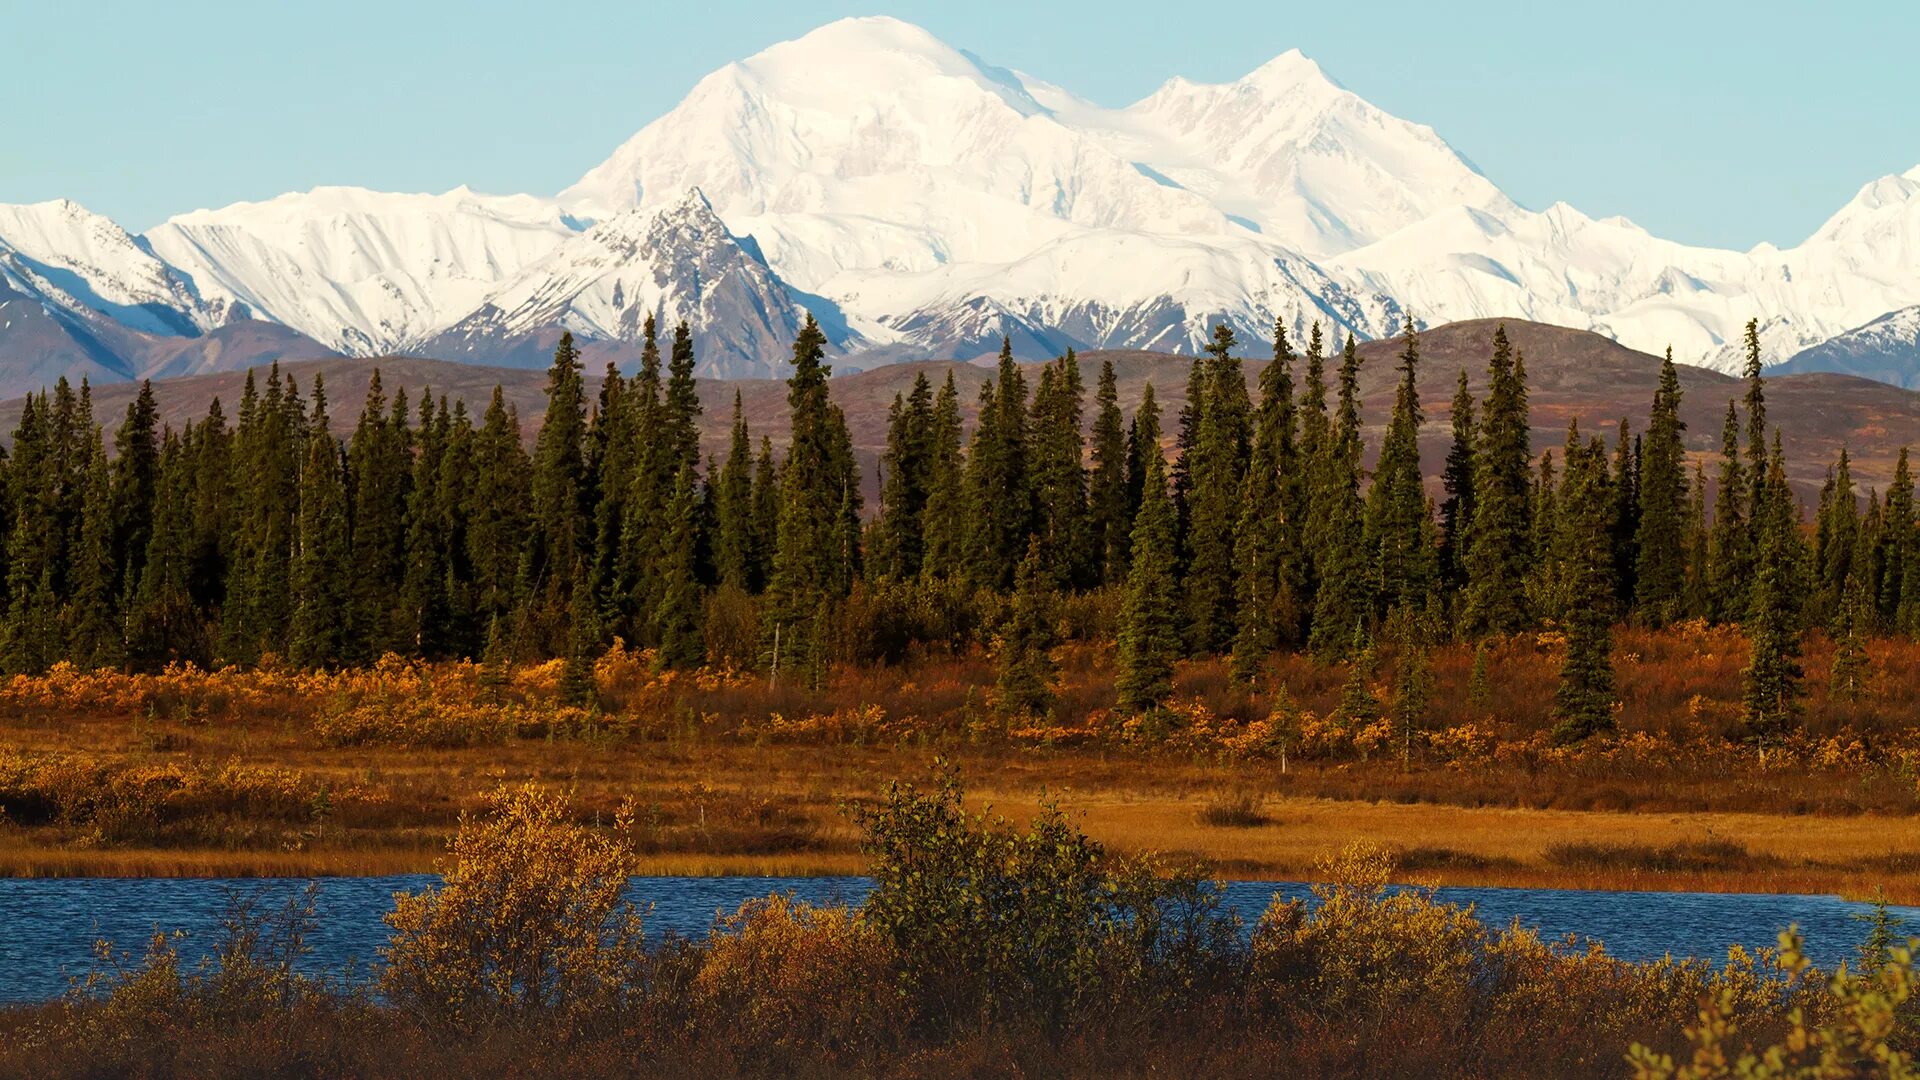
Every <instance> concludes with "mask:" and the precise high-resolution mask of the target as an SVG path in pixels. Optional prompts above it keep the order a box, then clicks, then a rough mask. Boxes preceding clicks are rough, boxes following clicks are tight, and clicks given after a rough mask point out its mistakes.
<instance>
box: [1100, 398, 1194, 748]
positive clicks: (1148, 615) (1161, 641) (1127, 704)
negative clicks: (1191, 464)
mask: <svg viewBox="0 0 1920 1080" xmlns="http://www.w3.org/2000/svg"><path fill="white" fill-rule="evenodd" d="M1148 389H1149V391H1151V389H1152V387H1151V386H1149V387H1148ZM1152 408H1153V396H1152V394H1151V393H1148V394H1147V395H1146V396H1145V397H1144V398H1143V399H1142V403H1141V415H1140V416H1138V417H1136V419H1135V424H1134V429H1135V431H1136V432H1139V431H1141V430H1142V428H1143V427H1147V426H1149V425H1147V424H1143V423H1142V422H1141V421H1142V420H1150V421H1153V423H1152V424H1151V426H1152V427H1155V428H1157V427H1158V424H1157V417H1155V416H1154V414H1153V413H1152V412H1151V411H1150V410H1151V409H1152ZM1140 449H1141V454H1142V465H1141V494H1140V512H1139V514H1138V515H1137V516H1136V517H1135V519H1134V525H1133V538H1132V551H1133V556H1132V562H1131V565H1130V566H1129V567H1128V571H1127V593H1126V598H1125V602H1124V604H1123V605H1122V608H1121V612H1120V630H1119V634H1118V639H1117V642H1116V653H1115V670H1114V689H1115V690H1117V691H1118V693H1119V701H1120V707H1121V708H1122V709H1124V710H1126V711H1128V712H1133V713H1141V712H1146V711H1149V710H1152V709H1156V708H1158V707H1159V706H1160V705H1161V704H1162V703H1163V702H1165V701H1166V699H1167V698H1168V697H1169V696H1170V695H1172V693H1173V664H1174V661H1175V660H1176V659H1177V658H1178V657H1179V655H1180V631H1179V624H1178V622H1177V621H1176V617H1175V615H1174V611H1175V603H1176V596H1177V593H1176V589H1177V582H1176V579H1175V576H1174V559H1175V553H1174V538H1173V501H1172V499H1171V498H1170V497H1169V495H1168V492H1167V474H1166V464H1165V461H1164V460H1163V459H1162V458H1161V456H1160V452H1159V447H1158V445H1157V443H1154V444H1152V445H1149V444H1148V443H1147V442H1146V440H1145V439H1143V440H1142V443H1141V448H1140Z"/></svg>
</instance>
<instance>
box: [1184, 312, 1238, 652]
mask: <svg viewBox="0 0 1920 1080" xmlns="http://www.w3.org/2000/svg"><path fill="white" fill-rule="evenodd" d="M1235 344H1236V342H1235V341H1234V336H1233V331H1232V330H1231V329H1230V328H1229V327H1228V326H1227V325H1226V324H1225V323H1222V324H1220V325H1219V326H1216V327H1215V328H1214V332H1213V340H1212V342H1211V343H1210V344H1208V346H1207V355H1206V359H1205V360H1204V361H1202V362H1201V363H1202V377H1201V380H1200V386H1201V398H1200V403H1199V404H1198V405H1197V406H1192V407H1191V409H1192V412H1193V413H1194V414H1195V418H1194V435H1193V440H1194V443H1193V446H1192V447H1191V448H1190V449H1189V450H1187V453H1188V454H1189V455H1190V456H1191V457H1192V461H1191V462H1189V463H1187V469H1186V473H1187V478H1188V491H1187V493H1186V506H1187V521H1186V533H1185V536H1186V549H1185V551H1186V576H1185V578H1184V579H1183V581H1182V582H1181V589H1182V592H1183V593H1184V594H1185V600H1186V616H1187V633H1186V637H1187V642H1188V645H1189V647H1190V648H1191V649H1192V650H1193V651H1194V652H1196V653H1200V654H1211V653H1217V652H1221V651H1224V650H1225V649H1226V648H1228V646H1230V645H1231V643H1232V641H1233V635H1234V592H1235V581H1234V578H1235V573H1234V569H1235V568H1234V545H1235V530H1236V529H1237V527H1238V525H1239V520H1240V516H1241V500H1242V498H1244V496H1245V494H1246V474H1247V458H1248V449H1249V445H1248V444H1249V440H1250V434H1251V433H1250V431H1249V426H1250V417H1249V412H1250V407H1249V404H1248V401H1247V384H1246V380H1245V377H1244V376H1243V375H1242V373H1241V367H1240V361H1239V360H1238V359H1237V358H1235V357H1234V355H1233V349H1234V346H1235Z"/></svg>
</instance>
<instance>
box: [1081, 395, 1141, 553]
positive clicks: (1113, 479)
mask: <svg viewBox="0 0 1920 1080" xmlns="http://www.w3.org/2000/svg"><path fill="white" fill-rule="evenodd" d="M1093 400H1094V415H1093V472H1092V474H1091V475H1090V476H1089V477H1088V484H1087V513H1088V517H1089V519H1090V520H1089V524H1088V532H1089V533H1090V534H1091V536H1090V541H1089V542H1090V544H1091V545H1092V547H1091V551H1090V556H1091V557H1092V558H1093V559H1095V560H1096V561H1097V562H1098V572H1097V573H1096V574H1095V579H1096V581H1097V583H1098V584H1101V585H1118V584H1121V583H1122V582H1124V581H1125V580H1126V577H1127V540H1128V536H1129V534H1131V533H1132V531H1133V520H1132V516H1131V510H1132V507H1131V506H1130V505H1129V503H1128V499H1127V431H1126V418H1125V417H1124V416H1122V415H1121V413H1120V389H1119V380H1118V378H1117V377H1116V376H1115V375H1114V371H1113V361H1111V360H1102V361H1101V362H1100V381H1099V384H1098V387H1097V389H1096V390H1095V391H1094V399H1093Z"/></svg>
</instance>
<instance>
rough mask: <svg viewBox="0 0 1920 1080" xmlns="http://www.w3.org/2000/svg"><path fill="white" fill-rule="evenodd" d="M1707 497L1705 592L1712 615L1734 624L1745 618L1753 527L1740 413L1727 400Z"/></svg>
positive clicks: (1750, 574) (1750, 579) (1751, 578)
mask: <svg viewBox="0 0 1920 1080" xmlns="http://www.w3.org/2000/svg"><path fill="white" fill-rule="evenodd" d="M1717 480H1718V483H1717V488H1716V491H1715V494H1714V501H1713V524H1712V532H1711V534H1710V538H1709V541H1708V554H1709V557H1710V558H1711V560H1712V562H1711V569H1710V570H1709V572H1708V574H1707V583H1708V592H1709V593H1710V594H1711V597H1712V601H1713V618H1714V619H1715V620H1717V621H1720V622H1738V621H1741V620H1744V619H1745V618H1746V614H1747V611H1748V609H1749V607H1750V604H1749V596H1750V589H1751V588H1752V584H1753V531H1752V527H1751V523H1750V520H1749V518H1748V516H1747V508H1748V500H1749V499H1750V498H1751V496H1750V494H1749V490H1748V484H1747V469H1746V466H1745V464H1743V463H1742V462H1741V460H1740V416H1739V413H1738V412H1737V411H1736V410H1735V408H1734V404H1733V402H1731V401H1729V402H1727V419H1726V422H1725V423H1724V424H1723V425H1722V426H1721V429H1720V473H1719V476H1718V478H1717Z"/></svg>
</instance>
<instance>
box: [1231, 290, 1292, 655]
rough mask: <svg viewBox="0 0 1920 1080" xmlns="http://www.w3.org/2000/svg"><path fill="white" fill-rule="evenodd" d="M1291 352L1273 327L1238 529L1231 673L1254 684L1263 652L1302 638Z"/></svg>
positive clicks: (1280, 330)
mask: <svg viewBox="0 0 1920 1080" xmlns="http://www.w3.org/2000/svg"><path fill="white" fill-rule="evenodd" d="M1294 426H1295V417H1294V405H1293V352H1292V350H1291V349H1290V348H1288V346H1287V331H1286V326H1285V325H1284V324H1280V325H1277V326H1275V328H1274V345H1273V360H1272V361H1271V362H1270V363H1268V364H1267V366H1266V368H1265V369H1264V370H1262V371H1261V373H1260V404H1259V407H1258V408H1257V410H1256V411H1255V413H1254V427H1253V445H1252V448H1251V450H1250V452H1249V455H1248V464H1247V478H1246V482H1245V484H1244V485H1243V491H1242V495H1241V500H1240V520H1239V523H1238V525H1237V526H1236V529H1235V538H1234V543H1235V549H1234V562H1235V571H1236V577H1235V601H1236V604H1237V609H1236V619H1237V622H1236V625H1235V628H1234V639H1233V664H1232V674H1233V677H1234V678H1235V680H1237V681H1238V682H1240V683H1242V684H1251V683H1252V682H1253V681H1254V679H1255V678H1256V677H1257V676H1258V674H1259V672H1260V667H1261V665H1262V664H1264V663H1265V662H1266V659H1267V656H1268V655H1269V654H1270V653H1272V652H1273V651H1274V650H1275V649H1277V648H1279V647H1280V646H1281V645H1282V644H1283V643H1291V642H1294V641H1297V640H1298V639H1299V632H1300V625H1301V608H1300V594H1301V588H1302V580H1301V575H1300V571H1301V567H1302V563H1303V559H1302V555H1301V544H1302V540H1301V533H1300V530H1301V527H1302V524H1303V521H1302V517H1303V514H1302V509H1301V507H1302V503H1303V501H1304V498H1305V492H1304V490H1303V489H1302V488H1301V486H1300V484H1299V482H1298V480H1299V466H1298V462H1297V461H1296V460H1295V449H1296V448H1295V445H1294Z"/></svg>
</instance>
